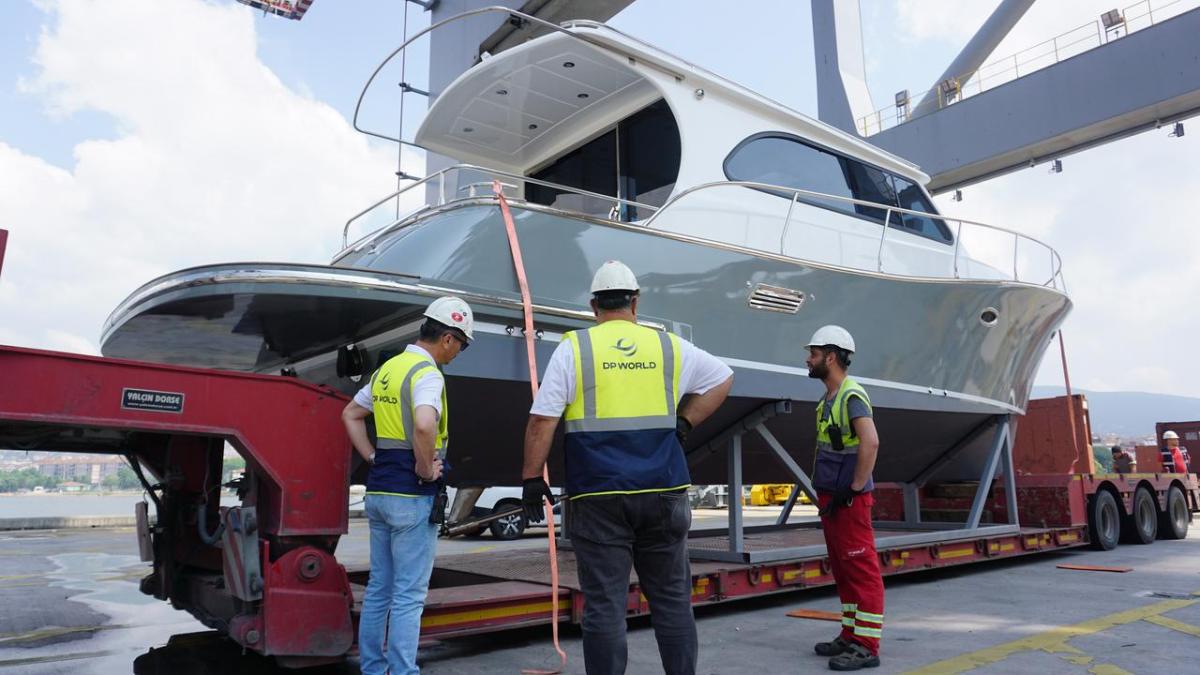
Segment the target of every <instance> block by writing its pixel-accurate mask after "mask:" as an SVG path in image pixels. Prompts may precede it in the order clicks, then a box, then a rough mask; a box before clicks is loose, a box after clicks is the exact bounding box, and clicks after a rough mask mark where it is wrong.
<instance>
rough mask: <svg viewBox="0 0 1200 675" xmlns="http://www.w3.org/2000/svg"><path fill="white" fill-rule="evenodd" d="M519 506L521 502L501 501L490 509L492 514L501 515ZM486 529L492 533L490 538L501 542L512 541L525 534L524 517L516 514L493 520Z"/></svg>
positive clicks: (513, 500)
mask: <svg viewBox="0 0 1200 675" xmlns="http://www.w3.org/2000/svg"><path fill="white" fill-rule="evenodd" d="M520 505H521V502H520V501H518V500H516V499H501V500H500V501H499V502H497V503H496V506H495V507H494V508H493V509H492V513H502V512H504V511H511V510H513V509H515V508H517V507H518V506H520ZM488 529H490V530H491V531H492V536H493V537H495V538H497V539H499V540H501V541H512V540H513V539H517V538H519V537H520V536H521V534H522V533H523V532H525V516H523V515H521V514H519V513H516V514H513V515H511V516H508V517H506V518H501V519H499V520H493V521H492V523H491V524H490V525H488Z"/></svg>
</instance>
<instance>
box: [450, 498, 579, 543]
mask: <svg viewBox="0 0 1200 675" xmlns="http://www.w3.org/2000/svg"><path fill="white" fill-rule="evenodd" d="M553 492H554V494H555V498H558V497H559V496H561V495H562V490H561V489H557V488H554V489H553ZM447 493H448V494H449V496H450V500H449V502H450V504H454V493H455V489H454V488H452V487H451V488H447ZM519 506H521V488H517V487H490V488H486V489H485V490H484V491H483V494H482V495H480V496H479V500H478V501H476V502H475V508H474V509H472V510H471V516H470V517H471V519H472V520H474V519H476V518H484V517H487V516H490V515H492V514H493V513H502V512H504V511H511V510H513V509H515V508H517V507H519ZM559 509H560V507H559V505H558V504H557V503H556V504H555V505H554V522H555V523H556V524H557V523H559V522H561V520H562V519H561V518H560V517H559V515H558V514H559V513H560V510H559ZM526 527H546V521H545V520H543V521H542V522H540V523H527V522H525V516H523V515H521V514H513V515H511V516H507V517H505V518H501V519H499V520H493V521H492V522H490V523H488V524H487V525H484V526H483V527H481V528H480V529H479V531H478V532H477V533H476V535H480V534H483V530H484V529H487V530H489V531H490V532H491V533H492V536H493V537H495V538H496V539H500V540H502V541H510V540H513V539H519V538H520V537H521V535H522V534H524V533H525V528H526Z"/></svg>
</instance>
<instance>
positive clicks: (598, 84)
mask: <svg viewBox="0 0 1200 675" xmlns="http://www.w3.org/2000/svg"><path fill="white" fill-rule="evenodd" d="M564 27H566V28H567V29H569V30H570V31H571V33H572V35H568V34H565V33H559V32H555V33H551V34H549V35H544V36H542V37H538V38H535V39H532V40H530V41H528V42H526V43H524V44H522V45H519V46H517V47H513V48H511V49H508V50H505V51H504V52H501V53H500V54H499V55H496V56H492V57H489V58H485V59H484V60H483V61H482V62H481V63H479V64H477V65H475V66H474V67H472V68H470V69H468V70H467V71H466V72H464V73H462V74H461V75H459V77H458V78H457V79H455V80H454V82H452V83H451V84H450V85H448V86H447V87H446V88H445V90H444V91H442V92H441V94H440V95H439V96H438V97H437V98H436V99H435V100H434V101H433V103H432V105H431V107H430V109H429V113H428V115H426V117H425V121H424V123H423V124H422V125H421V128H420V129H419V130H418V132H417V136H416V142H417V143H418V144H419V145H421V146H423V147H426V148H428V149H430V150H433V151H435V152H439V153H442V154H445V155H448V156H450V157H453V158H455V159H458V160H460V161H466V162H472V163H477V164H483V165H493V166H497V167H498V168H500V167H503V168H507V169H509V170H513V171H517V172H523V171H528V170H530V169H531V168H533V167H534V166H536V165H538V164H540V163H543V162H545V161H546V160H547V159H551V158H553V157H555V156H557V155H558V154H560V153H561V152H564V151H566V150H568V149H570V148H572V147H574V146H575V145H578V144H579V143H580V142H582V141H584V140H587V139H588V138H590V137H592V136H595V135H596V134H598V133H600V132H601V131H604V130H606V129H607V128H608V127H610V126H611V125H612V124H614V123H616V122H617V121H619V120H621V119H623V118H624V117H626V116H628V115H629V114H632V113H633V112H635V111H637V110H639V109H640V108H642V107H645V106H646V105H648V104H650V103H652V102H654V101H656V100H658V99H660V98H664V97H665V98H667V99H668V103H669V104H671V105H672V106H673V107H674V106H680V105H689V104H695V101H693V100H692V99H691V98H690V97H681V96H668V92H666V91H664V90H663V87H662V86H661V85H662V84H664V83H666V82H670V81H672V78H673V79H674V81H677V82H686V83H687V84H688V91H692V90H695V89H704V90H705V91H706V93H708V94H716V93H721V94H724V95H725V96H726V98H727V99H728V100H729V101H731V102H733V103H735V104H737V105H739V107H742V108H743V109H744V111H745V112H746V113H747V114H749V115H754V116H757V117H759V118H761V120H762V128H761V129H760V130H759V131H760V132H765V131H781V132H786V133H791V134H795V135H797V136H799V137H801V138H805V139H810V140H812V141H813V142H815V143H818V144H820V145H823V146H826V147H829V148H830V149H833V150H836V151H839V152H842V153H844V154H846V155H849V156H852V157H855V158H857V159H860V160H863V161H866V162H868V163H870V164H874V165H876V166H879V167H881V168H885V169H888V170H890V171H894V172H896V173H898V174H901V175H903V176H906V177H908V178H909V179H911V180H915V181H917V182H919V183H921V184H922V185H924V184H926V183H928V182H929V176H928V175H926V174H925V173H923V172H922V171H921V170H920V168H919V167H918V166H916V165H915V164H913V163H911V162H909V161H907V160H904V159H902V158H900V157H897V156H896V155H893V154H891V153H889V152H886V151H884V150H882V149H880V148H878V147H875V146H874V145H871V144H870V143H867V142H866V141H864V140H863V139H861V138H859V137H857V136H854V135H852V134H848V133H846V132H844V131H842V130H840V129H837V128H835V127H833V126H830V125H828V124H825V123H824V122H821V121H819V120H815V119H813V118H811V117H809V116H807V115H805V114H803V113H800V112H798V111H796V110H793V109H792V108H789V107H787V106H785V105H783V104H781V103H779V102H777V101H774V100H772V99H770V98H767V97H765V96H763V95H761V94H758V93H756V92H754V91H751V90H749V89H747V88H745V87H742V86H741V85H738V84H736V83H734V82H731V81H729V80H727V79H725V78H723V77H721V76H719V75H716V74H714V73H712V72H710V71H708V70H705V69H704V68H701V67H699V66H696V65H694V64H692V63H689V62H687V61H684V60H682V59H680V58H678V57H676V56H673V55H671V54H668V53H666V52H664V51H662V50H660V49H658V48H656V47H653V46H652V45H649V44H647V43H645V42H642V41H641V40H638V39H637V38H634V37H632V36H629V35H627V34H625V33H623V32H621V31H618V30H616V29H614V28H612V27H610V26H607V25H605V24H602V23H598V22H594V21H576V22H570V23H567V24H564ZM643 66H645V67H648V69H647V68H644V67H643ZM689 102H690V103H689ZM677 117H681V116H677ZM684 123H685V122H681V124H684ZM729 149H730V150H732V147H730V148H729Z"/></svg>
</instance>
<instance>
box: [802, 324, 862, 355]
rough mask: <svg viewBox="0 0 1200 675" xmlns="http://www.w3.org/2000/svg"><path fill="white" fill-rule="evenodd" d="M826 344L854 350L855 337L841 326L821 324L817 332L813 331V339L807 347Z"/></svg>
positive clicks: (849, 350) (850, 350)
mask: <svg viewBox="0 0 1200 675" xmlns="http://www.w3.org/2000/svg"><path fill="white" fill-rule="evenodd" d="M825 345H833V346H835V347H841V348H842V349H845V350H846V351H848V352H851V353H853V352H854V338H853V337H851V336H850V331H848V330H846V329H845V328H842V327H841V326H834V325H832V324H830V325H828V326H821V327H820V328H818V329H817V332H815V333H813V336H812V339H811V340H809V341H808V344H806V345H804V346H805V347H824V346H825Z"/></svg>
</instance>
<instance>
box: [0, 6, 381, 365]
mask: <svg viewBox="0 0 1200 675" xmlns="http://www.w3.org/2000/svg"><path fill="white" fill-rule="evenodd" d="M38 6H39V7H40V8H41V9H42V10H43V11H44V12H45V16H46V23H45V25H43V27H42V31H41V35H40V36H39V38H38V40H37V45H36V49H35V51H34V56H33V59H32V63H31V69H32V73H31V74H30V75H28V76H26V77H24V78H23V79H22V81H21V82H20V84H19V85H18V86H19V87H21V88H22V89H23V90H24V91H25V92H28V93H30V94H33V95H36V96H38V97H40V98H41V100H42V101H43V102H44V105H45V107H46V110H47V112H48V113H49V114H54V115H68V116H69V115H72V114H76V113H80V112H82V111H88V112H92V111H94V112H99V113H103V114H107V115H109V116H111V118H112V119H113V120H115V126H116V128H117V130H118V133H117V135H116V137H115V138H110V139H104V140H101V139H91V140H86V141H84V142H81V143H79V144H78V145H77V146H76V147H75V150H74V164H73V165H72V166H70V167H58V166H54V165H51V164H49V163H47V162H45V161H43V160H42V159H40V158H38V157H35V156H32V155H29V154H25V153H23V152H21V151H18V150H16V149H15V148H13V147H12V145H11V143H5V140H6V139H3V138H0V176H3V177H4V179H3V180H0V223H2V225H0V227H5V228H6V229H9V230H10V231H11V236H10V240H9V246H8V255H7V260H6V261H5V264H4V269H3V277H2V278H0V316H2V317H4V319H3V323H2V324H0V341H3V342H6V343H10V344H11V343H16V344H22V345H28V346H52V347H57V348H66V349H73V350H80V351H95V347H96V341H97V339H98V337H99V331H100V328H101V325H102V323H103V320H104V319H105V318H106V316H107V315H108V312H109V311H111V310H112V309H113V308H114V307H115V306H116V305H117V304H118V303H119V302H120V301H121V300H122V299H124V297H125V296H126V295H128V293H129V292H131V291H132V290H133V289H135V288H136V287H137V286H139V285H141V284H142V283H144V282H146V281H149V280H150V279H151V278H152V277H154V276H156V275H159V274H163V273H166V272H169V271H172V270H175V269H179V268H183V267H187V266H191V265H199V264H206V263H215V262H223V261H229V260H246V259H251V260H283V261H292V262H316V263H324V262H328V260H329V259H330V257H331V256H332V254H333V253H334V252H336V250H337V249H338V248H339V247H340V246H339V245H340V239H341V226H342V224H344V223H345V221H346V219H347V218H348V217H349V216H350V215H351V214H353V213H354V212H356V211H358V210H359V209H361V208H363V207H364V206H365V205H367V204H368V203H370V202H371V201H373V200H374V199H376V198H378V197H380V196H382V195H383V194H386V193H387V192H389V191H391V190H393V189H394V188H395V183H394V179H393V178H392V177H391V171H392V167H393V164H394V162H395V154H394V153H395V151H394V149H392V148H390V147H379V146H375V145H373V144H371V143H369V142H368V141H367V139H366V138H365V137H363V136H361V135H359V134H357V133H356V132H354V131H353V130H352V129H351V127H350V125H349V124H348V123H347V121H346V120H345V118H343V117H342V116H341V115H340V114H339V113H338V112H337V111H335V110H334V109H333V108H331V107H330V106H328V105H326V104H325V103H322V102H320V101H317V100H314V99H313V98H311V96H309V95H307V94H306V93H302V92H298V91H295V90H291V89H289V88H288V87H286V86H284V85H283V84H282V83H281V81H280V79H279V78H278V77H277V76H276V75H275V74H274V73H273V72H272V71H271V70H270V69H269V68H268V67H266V66H265V65H264V64H263V63H262V61H261V60H260V59H259V58H258V56H257V55H256V48H257V44H256V36H255V30H254V18H253V13H252V12H251V11H250V10H249V9H247V8H245V7H242V6H240V5H236V4H234V3H221V4H213V3H207V2H202V1H200V0H158V1H156V2H140V3H112V2H103V1H100V0H53V1H52V0H45V1H43V2H39V3H38Z"/></svg>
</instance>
